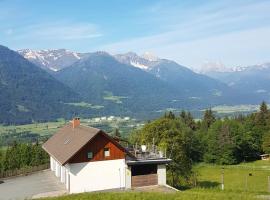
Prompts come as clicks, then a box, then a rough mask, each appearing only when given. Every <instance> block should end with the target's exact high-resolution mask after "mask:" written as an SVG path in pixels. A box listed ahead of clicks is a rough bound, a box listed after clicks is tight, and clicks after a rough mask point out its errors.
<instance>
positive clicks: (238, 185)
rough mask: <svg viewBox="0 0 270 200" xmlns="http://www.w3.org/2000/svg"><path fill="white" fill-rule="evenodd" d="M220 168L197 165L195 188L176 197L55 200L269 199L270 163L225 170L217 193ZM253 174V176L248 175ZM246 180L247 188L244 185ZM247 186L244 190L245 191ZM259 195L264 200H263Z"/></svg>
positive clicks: (88, 196) (150, 194) (69, 197)
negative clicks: (222, 186)
mask: <svg viewBox="0 0 270 200" xmlns="http://www.w3.org/2000/svg"><path fill="white" fill-rule="evenodd" d="M222 167H223V166H217V165H209V164H204V163H201V164H198V165H196V166H195V167H194V170H195V171H196V172H197V173H198V185H197V187H196V188H192V189H187V190H183V191H180V192H176V193H155V192H109V193H107V192H106V193H102V192H97V193H83V194H75V195H67V196H62V197H57V198H47V199H48V200H49V199H52V200H53V199H57V200H73V199H74V200H77V199H78V200H79V199H80V200H84V199H85V200H86V199H89V200H90V199H91V200H140V199H143V200H178V199H179V200H251V199H254V200H255V199H270V196H268V195H270V193H268V183H267V177H268V176H270V162H269V161H256V162H250V163H243V164H240V165H230V166H224V183H225V190H224V191H222V190H221V189H220V183H221V172H222ZM250 173H252V176H249V174H250ZM246 178H247V185H246ZM246 186H247V187H246ZM261 195H264V196H267V198H262V196H261Z"/></svg>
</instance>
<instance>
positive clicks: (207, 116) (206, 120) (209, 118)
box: [203, 109, 216, 128]
mask: <svg viewBox="0 0 270 200" xmlns="http://www.w3.org/2000/svg"><path fill="white" fill-rule="evenodd" d="M215 121H216V118H215V115H214V113H213V111H212V110H211V109H207V110H205V112H204V116H203V124H204V125H205V126H206V128H209V127H210V126H211V125H212V124H213V123H214V122H215Z"/></svg>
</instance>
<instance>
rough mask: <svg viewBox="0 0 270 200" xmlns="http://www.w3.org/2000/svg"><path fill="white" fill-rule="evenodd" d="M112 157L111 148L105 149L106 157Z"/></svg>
mask: <svg viewBox="0 0 270 200" xmlns="http://www.w3.org/2000/svg"><path fill="white" fill-rule="evenodd" d="M109 156H110V148H104V157H109Z"/></svg>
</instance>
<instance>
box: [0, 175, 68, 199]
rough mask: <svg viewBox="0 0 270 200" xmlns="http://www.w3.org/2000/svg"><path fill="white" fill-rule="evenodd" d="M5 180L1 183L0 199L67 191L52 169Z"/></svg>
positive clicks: (26, 197) (25, 197)
mask: <svg viewBox="0 0 270 200" xmlns="http://www.w3.org/2000/svg"><path fill="white" fill-rule="evenodd" d="M3 181H4V182H3V183H1V184H0V200H9V199H16V200H17V199H18V200H20V199H30V198H31V197H32V196H34V195H38V194H41V193H50V192H62V193H64V192H65V186H64V184H63V183H61V182H60V180H59V179H58V178H57V177H55V176H54V174H53V172H51V171H50V170H44V171H41V172H37V173H34V174H31V175H28V176H20V177H15V178H9V179H5V180H3Z"/></svg>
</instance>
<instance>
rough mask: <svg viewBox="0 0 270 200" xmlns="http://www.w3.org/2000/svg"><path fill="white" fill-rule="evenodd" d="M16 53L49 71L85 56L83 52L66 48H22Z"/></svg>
mask: <svg viewBox="0 0 270 200" xmlns="http://www.w3.org/2000/svg"><path fill="white" fill-rule="evenodd" d="M18 53H19V54H21V55H22V56H23V57H24V58H26V59H28V60H29V61H31V62H33V63H34V64H36V65H38V66H40V67H41V68H44V69H46V70H50V71H59V70H61V69H63V68H65V67H67V66H69V65H71V64H73V63H75V62H76V61H78V60H80V59H81V58H83V57H84V56H85V54H82V53H76V52H72V51H69V50H67V49H51V50H48V49H45V50H31V49H22V50H18Z"/></svg>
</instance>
